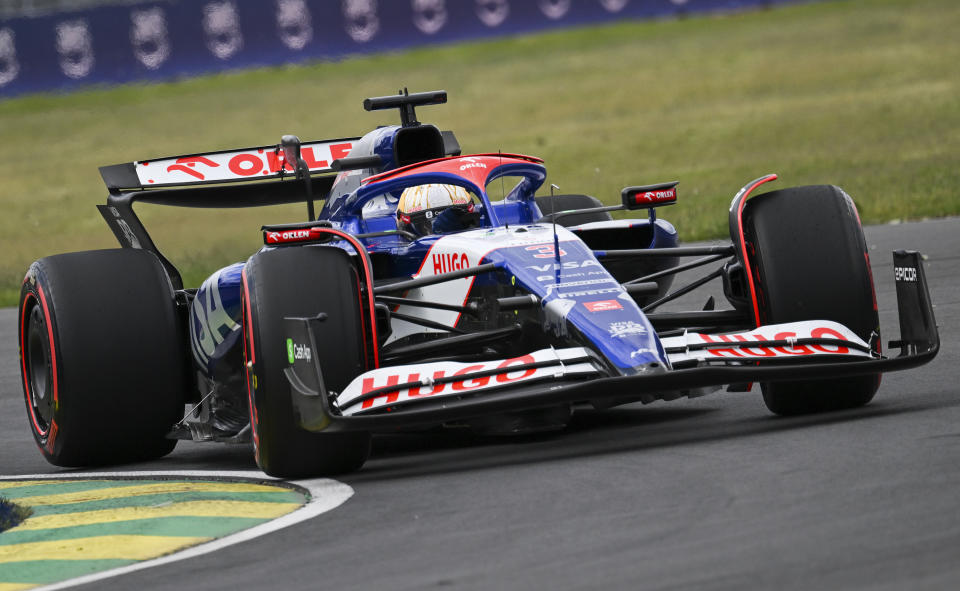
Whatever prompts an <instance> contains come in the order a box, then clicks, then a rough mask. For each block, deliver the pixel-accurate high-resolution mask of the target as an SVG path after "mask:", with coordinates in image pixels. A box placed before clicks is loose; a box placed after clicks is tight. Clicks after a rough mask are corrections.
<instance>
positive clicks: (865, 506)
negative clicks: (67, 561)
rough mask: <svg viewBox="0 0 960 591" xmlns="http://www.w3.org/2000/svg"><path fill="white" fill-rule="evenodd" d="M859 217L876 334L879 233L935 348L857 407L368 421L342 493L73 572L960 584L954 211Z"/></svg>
mask: <svg viewBox="0 0 960 591" xmlns="http://www.w3.org/2000/svg"><path fill="white" fill-rule="evenodd" d="M866 234H867V241H868V243H869V244H870V247H871V257H872V262H873V267H874V277H875V279H876V282H877V284H878V298H879V305H880V309H881V324H882V326H883V327H884V330H885V334H884V340H885V341H886V340H889V339H893V338H896V336H897V335H898V334H899V328H898V325H897V324H896V321H895V319H896V315H895V309H896V308H895V305H896V298H895V294H894V287H893V277H892V263H891V259H890V255H889V253H890V251H891V250H893V249H895V248H912V249H918V250H920V251H922V252H923V253H924V254H926V255H927V256H928V260H927V266H926V273H927V277H928V280H929V283H930V289H931V294H932V297H933V301H934V303H935V304H936V316H937V322H938V325H939V326H940V335H941V339H942V349H941V352H940V355H939V356H938V357H937V358H936V359H935V360H934V361H933V362H932V363H931V364H929V365H927V366H925V367H924V368H921V369H918V370H912V371H907V372H901V373H893V374H887V375H886V376H885V377H884V380H883V385H882V386H881V389H880V392H879V393H878V395H877V398H876V399H875V401H874V402H873V403H872V404H870V405H869V406H867V407H865V408H862V409H857V410H852V411H845V412H841V413H835V414H831V415H825V416H817V417H805V418H786V419H785V418H777V417H774V416H772V415H770V414H769V413H768V412H767V411H766V409H765V408H764V406H763V402H762V400H761V398H760V394H759V389H758V388H755V389H754V391H753V392H748V393H716V394H713V395H711V396H708V397H706V398H700V399H696V400H678V401H674V402H669V403H664V402H657V403H654V404H651V405H647V406H643V405H639V404H636V405H630V406H626V407H621V408H617V409H612V410H609V411H604V412H591V413H585V414H581V415H578V416H577V417H576V418H575V420H574V422H573V424H572V425H571V426H570V428H569V429H568V430H567V431H566V432H564V433H561V434H555V435H550V436H538V437H534V438H523V439H519V440H518V439H507V440H499V439H485V438H480V437H475V436H471V435H468V434H464V433H439V434H438V433H432V434H417V435H393V436H387V437H381V438H379V439H377V440H376V441H375V444H374V452H373V456H372V457H371V459H370V461H369V462H368V463H367V465H366V466H365V467H364V468H363V470H362V471H360V472H359V473H356V474H353V475H349V476H345V477H342V478H341V480H342V481H343V482H346V483H347V484H349V485H350V486H351V487H353V489H354V490H355V495H354V496H353V497H352V498H351V499H350V500H349V501H347V502H346V503H345V504H344V505H342V506H340V507H339V508H337V509H335V510H333V511H331V512H329V513H326V514H323V515H321V516H319V517H317V518H315V519H312V520H310V521H307V522H304V523H301V524H298V525H295V526H292V527H290V528H287V529H284V530H281V531H278V532H275V533H273V534H270V535H268V536H266V537H262V538H258V539H256V540H252V541H249V542H245V543H242V544H239V545H236V546H231V547H229V548H225V549H223V550H221V551H218V552H216V553H213V554H208V555H206V556H202V557H199V558H194V559H189V560H185V561H181V562H176V563H174V564H169V565H165V566H158V567H155V568H150V569H146V570H142V571H138V572H135V573H131V574H128V575H124V576H122V577H119V578H114V579H109V580H106V581H100V582H97V583H94V584H91V585H87V586H84V587H82V588H83V589H94V588H96V589H107V590H121V589H131V588H139V589H151V590H154V589H156V590H161V589H162V590H170V591H181V590H182V589H184V588H189V589H237V588H245V589H271V588H282V589H390V590H396V589H425V588H444V587H455V588H473V589H494V588H503V589H542V588H558V589H584V588H616V589H636V588H643V589H675V588H691V587H692V588H698V589H735V590H738V591H739V590H741V589H744V588H777V589H839V588H844V589H857V588H869V589H905V588H910V589H948V588H949V589H957V588H960V494H958V493H960V372H958V368H960V338H958V334H957V333H958V328H960V219H958V218H953V219H946V220H935V221H928V222H921V223H910V224H902V225H885V226H875V227H870V228H867V232H866ZM708 293H714V294H716V295H718V296H719V295H720V288H719V286H712V285H711V286H708V287H707V288H706V289H705V290H701V291H699V292H697V293H696V294H695V295H693V296H689V297H688V298H687V300H686V301H687V302H688V303H690V305H698V306H699V305H702V303H703V301H704V300H705V299H706V297H707V294H708ZM0 334H2V337H0V473H2V474H5V475H13V474H29V473H41V472H56V471H57V470H58V469H56V468H54V467H53V466H50V465H48V464H47V463H46V462H45V461H44V460H43V459H42V458H41V456H40V453H39V452H38V451H37V449H36V448H35V446H34V443H33V441H32V439H31V436H30V431H29V429H28V426H27V419H26V413H25V410H24V407H23V402H22V400H21V396H22V395H21V390H20V386H19V372H18V369H17V361H16V359H17V354H16V336H15V335H16V313H15V311H14V310H0ZM104 436H109V434H104ZM251 468H255V466H254V464H253V460H252V457H251V452H250V450H249V448H246V447H225V446H219V445H209V444H191V443H187V444H184V443H181V444H180V445H179V446H178V448H177V450H176V451H175V452H174V453H173V454H172V455H170V456H169V457H167V458H165V459H163V460H161V461H157V462H152V463H150V464H137V465H131V466H125V467H118V468H115V469H123V470H132V471H137V470H196V469H210V470H218V469H219V470H247V469H251Z"/></svg>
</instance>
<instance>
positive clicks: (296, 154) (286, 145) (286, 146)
mask: <svg viewBox="0 0 960 591" xmlns="http://www.w3.org/2000/svg"><path fill="white" fill-rule="evenodd" d="M280 148H281V149H283V161H284V163H285V164H284V168H286V167H287V166H289V167H290V168H291V169H292V170H293V171H294V172H296V173H298V174H299V172H300V138H298V137H297V136H295V135H285V136H283V137H281V138H280Z"/></svg>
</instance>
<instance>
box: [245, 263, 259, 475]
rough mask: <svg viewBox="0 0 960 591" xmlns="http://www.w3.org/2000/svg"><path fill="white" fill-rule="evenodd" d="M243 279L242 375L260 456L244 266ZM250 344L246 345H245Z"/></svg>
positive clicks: (251, 424) (252, 353)
mask: <svg viewBox="0 0 960 591" xmlns="http://www.w3.org/2000/svg"><path fill="white" fill-rule="evenodd" d="M240 277H241V278H242V279H243V310H244V314H243V320H244V322H243V326H242V327H241V329H242V330H244V331H245V332H246V336H247V338H245V339H243V361H244V364H243V375H244V380H245V381H246V383H247V403H248V404H249V405H250V427H251V429H250V430H251V431H252V432H253V448H254V450H256V454H257V456H258V457H259V455H260V437H259V435H258V434H257V424H258V423H257V405H256V403H255V402H254V400H253V384H251V383H250V372H251V371H254V369H253V368H255V367H256V360H257V358H256V351H255V349H254V344H253V314H252V313H251V311H250V288H249V287H248V285H247V284H248V279H247V268H246V266H244V268H243V270H242V271H241V272H240ZM248 342H249V343H250V344H249V345H247V343H248ZM247 363H251V364H253V368H248V367H247Z"/></svg>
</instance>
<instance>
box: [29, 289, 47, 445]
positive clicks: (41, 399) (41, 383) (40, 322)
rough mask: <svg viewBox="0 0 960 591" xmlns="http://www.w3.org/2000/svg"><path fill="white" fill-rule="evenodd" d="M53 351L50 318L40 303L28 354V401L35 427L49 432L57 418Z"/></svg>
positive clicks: (33, 316) (31, 324) (31, 323)
mask: <svg viewBox="0 0 960 591" xmlns="http://www.w3.org/2000/svg"><path fill="white" fill-rule="evenodd" d="M49 351H50V344H49V342H48V339H47V323H46V319H45V318H44V316H43V311H42V310H41V309H40V306H34V307H33V310H31V311H30V320H29V323H28V328H27V342H26V347H24V354H25V356H26V360H25V365H26V379H27V385H28V388H27V404H29V405H30V411H31V414H32V415H33V419H34V422H35V427H36V428H37V430H38V431H39V432H40V434H41V435H43V434H46V432H47V429H48V428H49V426H50V421H51V420H52V419H53V387H52V383H51V382H52V380H51V376H50V355H49Z"/></svg>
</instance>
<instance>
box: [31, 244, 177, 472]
mask: <svg viewBox="0 0 960 591" xmlns="http://www.w3.org/2000/svg"><path fill="white" fill-rule="evenodd" d="M19 312H20V315H19V319H20V322H19V331H18V332H19V335H18V336H19V342H20V369H21V375H22V383H23V391H24V397H25V400H26V405H27V414H28V418H29V421H30V428H31V431H32V432H33V437H34V439H35V440H36V442H37V445H39V447H40V450H41V452H43V455H44V457H45V458H46V459H47V460H48V461H49V462H50V463H51V464H54V465H56V466H90V465H99V464H114V463H121V462H127V461H136V460H149V459H154V458H158V457H161V456H164V455H166V454H168V453H170V452H171V451H172V450H173V448H174V446H175V445H176V440H173V439H167V438H166V434H167V433H169V432H170V430H171V428H172V427H173V425H174V424H175V423H176V422H177V421H178V420H179V419H180V414H181V413H182V412H183V405H184V393H185V390H186V386H185V376H186V375H187V374H186V373H185V372H186V364H187V356H186V353H185V349H184V339H183V333H182V323H181V322H180V319H179V317H178V315H177V311H176V304H175V301H174V292H173V288H172V287H171V285H170V281H169V279H168V278H167V275H166V273H165V272H164V270H163V267H162V266H161V264H160V261H159V260H158V259H157V257H156V256H154V255H153V254H152V253H149V252H146V251H142V250H134V249H117V250H100V251H88V252H77V253H70V254H62V255H56V256H52V257H47V258H43V259H40V260H38V261H37V262H35V263H33V265H31V266H30V269H29V271H28V272H27V276H26V278H25V279H24V282H23V286H22V288H21V291H20V309H19Z"/></svg>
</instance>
